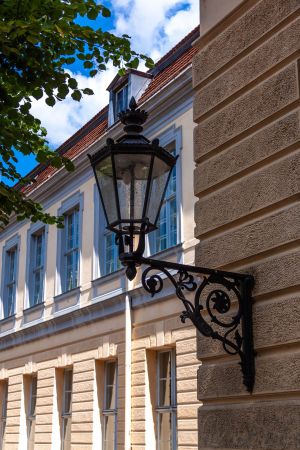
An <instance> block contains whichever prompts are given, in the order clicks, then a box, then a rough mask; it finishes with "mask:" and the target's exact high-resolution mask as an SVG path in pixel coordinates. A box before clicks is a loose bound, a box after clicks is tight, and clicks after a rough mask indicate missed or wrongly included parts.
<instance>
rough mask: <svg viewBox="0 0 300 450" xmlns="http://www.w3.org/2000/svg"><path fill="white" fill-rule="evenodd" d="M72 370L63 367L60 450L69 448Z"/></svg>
mask: <svg viewBox="0 0 300 450" xmlns="http://www.w3.org/2000/svg"><path fill="white" fill-rule="evenodd" d="M72 384H73V370H72V369H71V368H68V369H64V376H63V395H62V408H61V450H69V449H70V448H71V422H72Z"/></svg>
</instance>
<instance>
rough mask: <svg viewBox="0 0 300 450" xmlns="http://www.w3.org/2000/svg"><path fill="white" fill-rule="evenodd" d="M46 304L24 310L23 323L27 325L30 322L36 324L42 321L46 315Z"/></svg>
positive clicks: (41, 303) (42, 303) (38, 304)
mask: <svg viewBox="0 0 300 450" xmlns="http://www.w3.org/2000/svg"><path fill="white" fill-rule="evenodd" d="M44 308H45V304H44V302H40V303H37V304H36V305H33V306H30V307H29V308H26V309H24V310H23V323H24V324H27V323H29V322H34V321H36V320H39V319H42V318H43V315H44Z"/></svg>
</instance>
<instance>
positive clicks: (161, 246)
mask: <svg viewBox="0 0 300 450" xmlns="http://www.w3.org/2000/svg"><path fill="white" fill-rule="evenodd" d="M174 147H175V143H174V144H173V145H169V146H167V147H166V148H167V149H168V150H169V151H170V153H172V154H173V155H175V154H176V151H175V148H174ZM176 178H177V177H176V165H175V166H174V167H173V169H172V172H171V176H170V181H169V184H168V187H167V191H166V194H165V197H164V201H163V204H162V207H161V211H160V215H159V219H158V221H157V230H156V231H154V232H153V233H152V235H150V249H151V253H152V254H154V253H158V252H160V251H162V250H166V249H167V248H170V247H173V246H174V245H176V244H177V243H178V239H177V235H178V226H177V220H178V217H177V216H178V214H177V213H178V207H177V202H178V201H177V193H176V187H177V186H176V185H177V179H176Z"/></svg>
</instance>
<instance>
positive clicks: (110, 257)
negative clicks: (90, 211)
mask: <svg viewBox="0 0 300 450" xmlns="http://www.w3.org/2000/svg"><path fill="white" fill-rule="evenodd" d="M104 248H105V250H104V258H105V270H104V275H108V274H109V273H112V272H115V271H116V270H119V269H120V268H121V263H120V260H119V249H118V246H117V245H116V237H115V234H114V233H113V232H111V231H107V232H105V234H104Z"/></svg>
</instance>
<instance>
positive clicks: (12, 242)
mask: <svg viewBox="0 0 300 450" xmlns="http://www.w3.org/2000/svg"><path fill="white" fill-rule="evenodd" d="M20 242H21V240H20V236H19V235H18V234H17V235H15V236H13V237H12V238H10V239H9V240H8V241H6V243H5V245H4V247H3V251H2V252H3V253H2V276H1V279H2V283H1V284H2V287H1V292H0V295H1V318H2V319H7V318H9V317H12V316H14V315H15V313H16V305H17V294H18V278H19V253H20ZM14 249H15V251H16V254H15V255H16V260H15V267H14V282H13V283H14V293H13V302H12V303H13V312H12V314H11V315H9V316H5V314H4V312H5V307H4V304H5V301H6V300H5V299H6V295H7V282H8V280H7V278H8V264H7V257H8V253H9V252H11V251H13V250H14Z"/></svg>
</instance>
